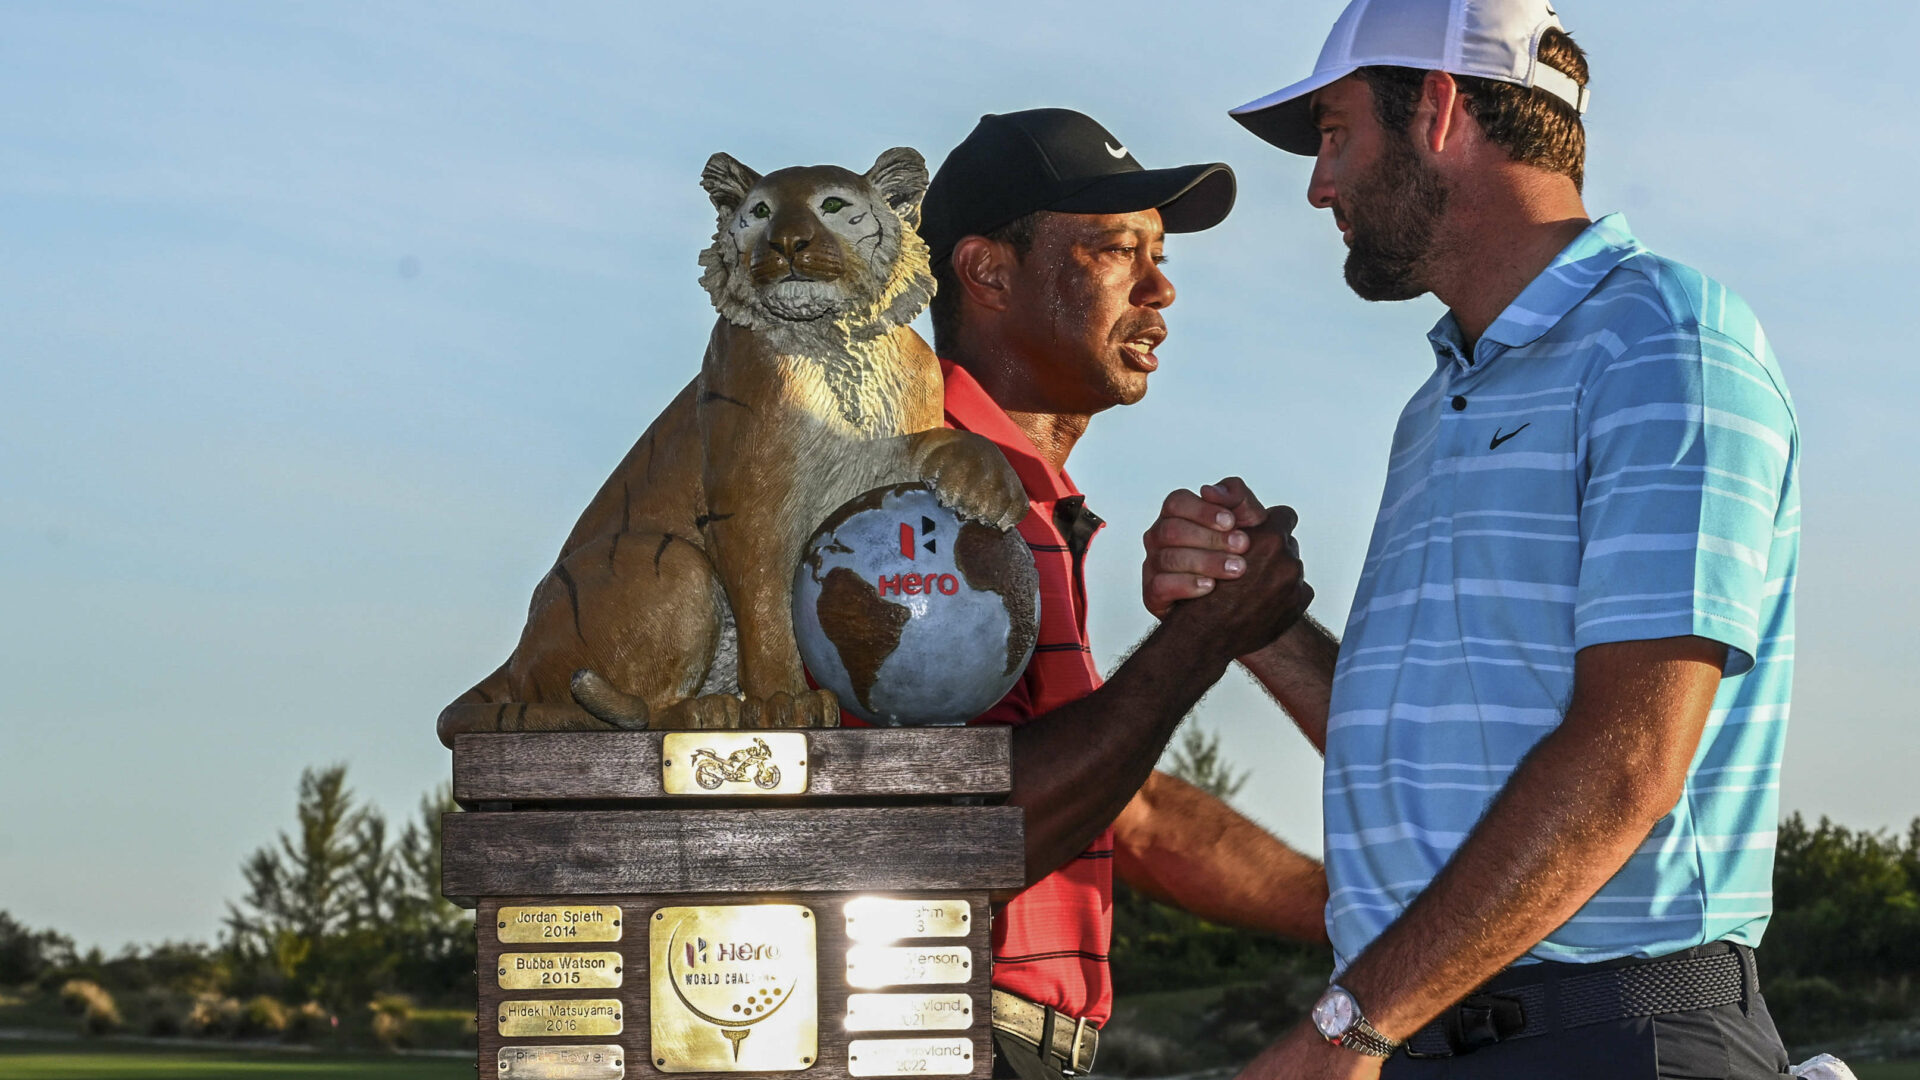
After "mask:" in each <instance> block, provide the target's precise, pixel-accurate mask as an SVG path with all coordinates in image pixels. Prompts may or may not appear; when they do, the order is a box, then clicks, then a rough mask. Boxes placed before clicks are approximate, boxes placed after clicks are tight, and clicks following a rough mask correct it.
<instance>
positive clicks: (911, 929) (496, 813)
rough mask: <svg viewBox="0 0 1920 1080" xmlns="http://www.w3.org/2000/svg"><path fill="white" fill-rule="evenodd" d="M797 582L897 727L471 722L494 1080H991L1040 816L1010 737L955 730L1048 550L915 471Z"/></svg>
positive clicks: (1014, 658)
mask: <svg viewBox="0 0 1920 1080" xmlns="http://www.w3.org/2000/svg"><path fill="white" fill-rule="evenodd" d="M974 530H977V531H974ZM795 581H796V587H795V590H794V605H793V606H794V609H795V612H794V614H795V625H796V630H797V634H798V639H799V644H800V650H801V652H802V654H803V655H804V656H805V657H806V660H807V666H808V670H809V671H810V672H813V673H814V675H815V677H816V678H817V679H818V680H819V681H820V682H821V683H822V684H823V685H826V686H827V687H828V688H830V689H833V690H835V691H836V693H837V694H838V695H839V696H840V697H841V699H842V700H843V701H845V702H846V703H847V707H848V710H849V712H852V713H854V714H855V715H857V716H860V717H861V718H862V719H864V720H866V721H868V722H871V723H875V724H878V725H883V726H874V727H860V728H855V727H839V728H815V729H809V730H802V731H775V730H738V731H720V730H694V731H598V732H593V731H582V732H564V731H534V732H489V733H472V734H461V735H458V736H456V737H455V740H454V746H453V790H454V797H455V798H456V799H457V800H458V801H459V802H460V803H461V804H462V805H463V806H465V807H467V808H468V812H465V813H458V814H449V815H447V816H446V818H445V819H444V823H443V830H444V837H445V841H444V847H445V858H444V867H443V875H444V876H443V887H444V891H445V893H446V895H447V896H448V897H449V898H450V899H453V900H455V901H456V902H458V903H462V904H466V905H471V906H473V907H475V908H476V920H477V930H478V934H479V961H480V962H479V970H478V975H479V991H480V993H479V1000H480V1009H479V1013H478V1023H479V1032H480V1040H479V1041H480V1073H481V1075H482V1076H483V1077H486V1078H489V1080H490V1078H493V1077H501V1078H506V1080H514V1078H523V1077H524V1078H542V1077H544V1078H567V1080H588V1078H609V1080H610V1078H624V1077H650V1076H654V1075H655V1074H676V1075H677V1074H694V1075H706V1076H717V1075H720V1074H738V1073H747V1074H776V1073H806V1074H808V1075H809V1076H812V1077H819V1078H821V1080H839V1078H842V1077H896V1076H970V1077H976V1078H984V1077H987V1076H989V1075H990V1074H991V1072H992V1043H991V1039H990V1034H989V1021H990V1019H991V1006H990V999H989V990H988V980H989V976H990V965H991V948H990V931H991V926H992V918H993V913H992V904H993V902H994V901H995V899H996V898H997V899H1002V900H1004V899H1005V898H1007V897H1008V896H1010V895H1011V894H1012V893H1013V892H1015V891H1018V890H1019V889H1020V888H1021V887H1023V886H1024V884H1025V848H1024V834H1023V829H1022V814H1021V811H1019V810H1018V809H1016V808H1012V807H1006V806H1000V805H995V803H997V802H999V801H1001V800H1004V799H1005V797H1006V796H1007V794H1008V792H1009V791H1010V790H1011V786H1012V782H1011V774H1010V770H1009V750H1010V729H1009V728H1006V727H973V728H969V727H964V726H947V725H957V724H960V723H962V722H964V720H965V719H966V718H967V717H970V716H973V715H977V714H978V713H980V712H982V711H984V710H985V709H986V708H987V707H989V706H990V705H991V704H992V703H993V702H994V701H996V700H998V698H999V697H1000V696H1001V695H1002V694H1004V693H1005V691H1006V689H1007V687H1008V686H1009V685H1010V684H1011V682H1012V681H1013V680H1014V679H1016V678H1018V676H1019V673H1020V672H1021V671H1022V670H1023V669H1024V667H1025V664H1026V661H1027V658H1028V656H1029V655H1030V653H1031V650H1032V647H1033V637H1034V618H1033V617H1034V614H1035V612H1036V611H1037V606H1038V595H1037V581H1036V579H1035V576H1034V571H1033V565H1032V561H1031V558H1030V557H1029V556H1028V555H1027V553H1026V550H1025V546H1024V544H1023V543H1022V542H1021V541H1020V539H1019V536H1018V534H1017V533H1002V532H1000V531H998V530H993V529H988V528H986V527H984V526H980V525H978V524H976V523H972V522H968V521H965V520H963V519H961V518H960V517H959V516H958V515H955V514H953V513H952V512H951V511H948V510H946V509H944V508H942V507H940V506H939V504H938V502H937V501H936V500H935V499H934V498H933V496H932V494H931V493H930V492H929V491H928V490H927V489H926V488H925V487H924V486H921V485H899V486H893V487H888V488H883V489H879V490H876V491H874V492H869V493H868V494H867V495H864V496H862V497H860V498H859V499H856V500H854V501H853V502H851V503H849V504H848V505H847V506H846V507H843V508H842V509H841V511H839V512H837V513H835V514H834V515H833V516H832V517H830V518H829V520H828V521H827V522H826V523H825V525H823V526H822V528H821V529H820V530H819V531H818V532H817V533H816V535H815V536H814V538H813V539H812V541H811V542H809V544H808V545H807V547H806V551H805V554H804V555H803V557H802V559H801V560H800V564H799V566H798V568H797V570H796V572H795ZM908 710H918V712H917V713H913V714H911V715H910V714H909V712H908ZM920 716H924V717H927V718H929V719H931V720H932V721H933V722H934V724H935V725H940V726H922V725H919V724H917V723H914V722H913V721H915V720H916V719H917V718H918V717H920Z"/></svg>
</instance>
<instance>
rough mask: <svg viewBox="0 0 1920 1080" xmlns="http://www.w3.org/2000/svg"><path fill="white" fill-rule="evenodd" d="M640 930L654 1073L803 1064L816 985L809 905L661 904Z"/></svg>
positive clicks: (809, 1053) (816, 1006)
mask: <svg viewBox="0 0 1920 1080" xmlns="http://www.w3.org/2000/svg"><path fill="white" fill-rule="evenodd" d="M647 930H648V941H649V948H648V957H649V959H650V962H651V968H650V970H651V971H652V972H653V973H654V977H653V980H652V988H653V993H652V1005H653V1063H654V1064H655V1065H656V1066H658V1067H659V1068H660V1069H661V1070H662V1071H663V1072H705V1071H709V1070H714V1069H719V1070H731V1069H740V1070H749V1071H754V1072H787V1071H791V1070H793V1069H804V1068H806V1067H807V1066H809V1065H811V1064H813V1059H814V1057H815V1056H816V1055H817V1054H818V1053H819V1043H820V992H819V986H818V985H817V983H816V981H815V977H814V968H815V966H816V963H815V950H814V945H815V935H814V918H813V912H812V911H811V910H810V909H808V908H806V907H804V906H802V905H799V904H727V905H715V906H711V907H672V908H661V909H660V910H659V911H656V912H654V913H653V919H652V921H651V922H649V923H648V924H647ZM663 976H664V977H663ZM749 1039H752V1040H753V1041H752V1043H751V1045H749V1042H748V1040H749Z"/></svg>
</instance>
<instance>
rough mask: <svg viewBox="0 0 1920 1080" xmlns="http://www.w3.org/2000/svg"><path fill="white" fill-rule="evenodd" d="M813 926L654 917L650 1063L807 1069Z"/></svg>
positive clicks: (763, 917)
mask: <svg viewBox="0 0 1920 1080" xmlns="http://www.w3.org/2000/svg"><path fill="white" fill-rule="evenodd" d="M702 734H708V733H702ZM669 738H671V736H669ZM815 921H816V920H815V919H814V917H813V912H812V911H810V910H809V909H807V908H805V907H803V906H801V905H799V904H728V905H721V906H714V907H669V908H661V909H660V910H659V911H657V912H655V913H654V916H653V918H652V919H650V920H648V922H647V931H648V933H647V944H648V949H647V954H648V957H649V959H650V960H651V966H650V967H649V968H648V976H649V978H648V981H649V984H650V986H651V990H652V998H651V1000H652V1003H653V1064H654V1066H655V1067H656V1068H658V1069H660V1071H662V1072H789V1071H792V1070H796V1069H804V1068H806V1067H808V1066H809V1065H812V1064H813V1062H814V1059H815V1058H817V1057H819V1055H820V1049H819V1047H820V983H819V972H818V960H817V958H816V947H815V941H816V935H815V931H814V923H815Z"/></svg>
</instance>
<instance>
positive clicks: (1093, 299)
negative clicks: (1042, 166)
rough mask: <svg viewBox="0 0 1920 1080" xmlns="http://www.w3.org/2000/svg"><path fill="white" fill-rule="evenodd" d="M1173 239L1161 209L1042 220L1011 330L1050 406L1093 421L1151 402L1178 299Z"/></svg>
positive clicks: (1023, 270)
mask: <svg viewBox="0 0 1920 1080" xmlns="http://www.w3.org/2000/svg"><path fill="white" fill-rule="evenodd" d="M1165 239H1166V233H1165V230H1164V229H1162V228H1161V224H1160V211H1158V210H1144V211H1140V212H1138V213H1133V214H1059V213H1049V214H1043V215H1041V217H1040V222H1039V224H1038V225H1037V226H1036V227H1035V231H1034V238H1033V247H1032V248H1031V249H1030V250H1029V251H1028V252H1027V255H1026V257H1025V258H1024V259H1022V260H1021V261H1020V263H1019V264H1018V266H1016V267H1015V268H1014V270H1013V273H1014V288H1013V289H1012V290H1011V291H1010V296H1011V306H1010V307H1009V309H1008V311H1007V314H1006V319H1005V321H1004V323H1003V329H1004V332H1005V333H1006V334H1007V335H1008V337H1009V339H1010V341H1009V344H1012V345H1014V346H1015V347H1016V348H1017V349H1018V350H1019V351H1020V352H1021V353H1022V354H1023V355H1024V356H1025V357H1026V358H1027V360H1028V364H1029V367H1030V370H1031V371H1032V373H1033V377H1034V380H1035V382H1036V384H1038V385H1037V386H1036V389H1039V390H1043V391H1044V393H1045V402H1044V406H1045V407H1046V408H1047V409H1049V410H1050V411H1055V412H1063V413H1075V414H1079V415H1092V414H1093V413H1096V412H1100V411H1101V410H1103V409H1108V408H1111V407H1113V406H1115V405H1131V404H1133V403H1134V402H1136V401H1139V400H1140V399H1141V398H1142V397H1144V396H1146V393H1147V376H1148V375H1149V374H1150V373H1152V372H1153V371H1154V370H1155V369H1156V368H1158V367H1159V366H1160V360H1159V357H1157V356H1155V355H1154V350H1155V349H1156V348H1158V347H1159V345H1160V343H1161V342H1163V341H1165V340H1166V337H1167V324H1166V320H1164V319H1162V318H1161V317H1160V310H1161V309H1162V308H1165V307H1166V306H1167V305H1169V304H1171V303H1173V299H1174V289H1173V283H1172V282H1170V281H1168V280H1167V278H1166V275H1165V274H1163V273H1161V271H1160V263H1161V262H1163V261H1164V260H1165V255H1164V248H1165Z"/></svg>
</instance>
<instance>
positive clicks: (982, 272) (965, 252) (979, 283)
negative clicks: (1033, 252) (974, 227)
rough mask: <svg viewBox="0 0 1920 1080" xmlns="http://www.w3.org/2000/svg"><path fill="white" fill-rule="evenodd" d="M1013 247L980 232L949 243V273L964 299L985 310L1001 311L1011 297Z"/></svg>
mask: <svg viewBox="0 0 1920 1080" xmlns="http://www.w3.org/2000/svg"><path fill="white" fill-rule="evenodd" d="M1014 262H1015V260H1014V258H1013V249H1012V248H1011V247H1009V246H1008V245H1006V244H1002V243H999V242H997V241H994V240H989V239H987V238H986V237H984V236H968V237H965V238H963V239H962V240H961V241H960V242H959V243H958V244H955V245H954V246H953V277H954V280H955V281H957V282H959V285H960V291H961V292H962V293H964V294H966V299H967V300H968V301H969V302H971V303H974V304H978V305H979V306H981V307H983V308H986V309H987V310H988V311H1005V310H1007V308H1008V307H1009V306H1011V304H1012V300H1013V274H1012V271H1013V266H1014Z"/></svg>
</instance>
